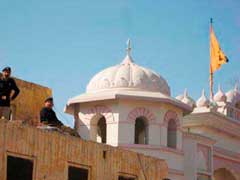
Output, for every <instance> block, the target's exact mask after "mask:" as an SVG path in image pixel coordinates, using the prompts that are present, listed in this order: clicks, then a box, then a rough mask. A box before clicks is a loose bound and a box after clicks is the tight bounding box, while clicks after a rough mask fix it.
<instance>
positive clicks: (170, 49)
mask: <svg viewBox="0 0 240 180" xmlns="http://www.w3.org/2000/svg"><path fill="white" fill-rule="evenodd" d="M210 17H212V18H213V19H214V30H215V33H216V35H217V37H218V40H219V41H220V44H221V47H222V49H223V50H224V52H225V54H226V55H227V56H228V57H229V60H230V63H229V64H227V65H224V66H223V67H222V69H221V70H220V71H218V72H217V73H215V89H216V88H217V84H218V83H221V84H223V89H224V90H228V89H230V88H231V86H232V84H233V83H232V81H233V79H234V78H236V77H240V1H239V0H201V1H197V0H182V1H180V0H172V1H163V0H155V1H153V0H148V1H146V0H145V1H144V0H118V1H116V0H112V1H110V0H109V1H105V0H101V1H99V0H98V1H83V0H35V1H34V0H24V1H21V0H0V27H1V28H0V67H1V68H2V67H3V66H6V65H9V66H11V67H12V68H13V75H14V76H17V77H19V78H22V79H25V80H27V81H32V82H35V83H39V84H42V85H44V86H48V87H50V88H52V89H53V92H54V98H55V104H56V109H57V110H58V111H61V112H62V110H63V107H64V105H65V103H66V102H67V100H68V98H70V97H73V96H76V95H78V94H80V93H83V92H84V91H85V87H86V85H87V83H88V81H89V80H90V79H91V77H92V76H93V75H94V74H96V73H97V72H99V71H100V70H102V69H104V68H106V67H108V66H111V65H115V64H117V63H120V62H121V60H122V59H123V58H124V56H125V48H126V41H127V39H128V38H131V40H132V44H133V52H132V54H133V59H134V60H135V62H136V63H138V64H139V65H143V66H146V67H148V68H151V69H153V70H155V71H156V72H158V73H159V74H161V75H162V76H163V77H164V78H166V79H167V81H168V83H169V85H170V87H171V92H172V95H173V96H176V95H177V94H179V93H182V92H183V90H184V88H186V87H187V88H188V91H189V94H190V95H191V96H193V97H194V98H195V99H196V98H198V97H199V96H200V94H201V89H202V88H205V89H207V90H208V78H209V74H208V69H209V68H208V67H209V19H210ZM58 116H59V118H60V119H62V121H63V122H64V123H67V124H73V123H72V121H73V118H72V117H70V116H68V115H66V114H64V113H58Z"/></svg>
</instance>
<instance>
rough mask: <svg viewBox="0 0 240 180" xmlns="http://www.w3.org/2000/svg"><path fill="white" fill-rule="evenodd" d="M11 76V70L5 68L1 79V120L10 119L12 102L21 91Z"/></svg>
mask: <svg viewBox="0 0 240 180" xmlns="http://www.w3.org/2000/svg"><path fill="white" fill-rule="evenodd" d="M10 76H11V68H10V67H5V68H4V69H3V70H2V75H1V77H0V119H8V120H9V119H10V112H11V110H10V102H11V101H12V100H14V99H15V98H16V97H17V96H18V94H19V92H20V90H19V89H18V87H17V85H16V82H15V80H14V79H13V78H11V77H10Z"/></svg>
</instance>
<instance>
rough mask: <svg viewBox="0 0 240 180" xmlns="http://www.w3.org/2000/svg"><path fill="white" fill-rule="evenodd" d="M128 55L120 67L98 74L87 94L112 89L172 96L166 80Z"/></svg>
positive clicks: (88, 87) (90, 83)
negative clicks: (136, 62)
mask: <svg viewBox="0 0 240 180" xmlns="http://www.w3.org/2000/svg"><path fill="white" fill-rule="evenodd" d="M130 49H131V48H130V47H128V49H127V50H128V54H127V56H126V57H125V59H124V60H123V62H122V63H121V64H119V65H116V66H112V67H109V68H107V69H104V70H103V71H101V72H99V73H98V74H96V75H95V76H94V77H93V78H92V79H91V80H90V82H89V84H88V86H87V92H97V91H102V90H112V89H128V90H139V91H151V92H161V93H163V94H165V95H168V96H170V88H169V86H168V84H167V82H166V80H165V79H164V78H162V77H161V76H160V75H158V74H157V73H155V72H154V71H152V70H150V69H147V68H144V67H141V66H139V65H137V64H135V63H134V62H133V60H132V58H131V56H130Z"/></svg>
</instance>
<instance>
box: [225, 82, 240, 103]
mask: <svg viewBox="0 0 240 180" xmlns="http://www.w3.org/2000/svg"><path fill="white" fill-rule="evenodd" d="M226 96H227V102H229V103H231V104H233V105H235V104H236V103H237V102H238V101H240V92H239V90H238V85H237V84H236V85H235V88H234V89H232V90H230V91H228V92H227V93H226Z"/></svg>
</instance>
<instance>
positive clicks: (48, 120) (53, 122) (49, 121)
mask: <svg viewBox="0 0 240 180" xmlns="http://www.w3.org/2000/svg"><path fill="white" fill-rule="evenodd" d="M53 106H54V103H53V98H52V97H49V98H47V99H46V100H45V102H44V107H43V108H42V110H41V112H40V120H41V123H43V124H46V125H49V126H57V127H61V126H62V125H63V123H62V122H61V121H59V120H58V118H57V116H56V113H55V112H54V111H53V109H52V108H53Z"/></svg>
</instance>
